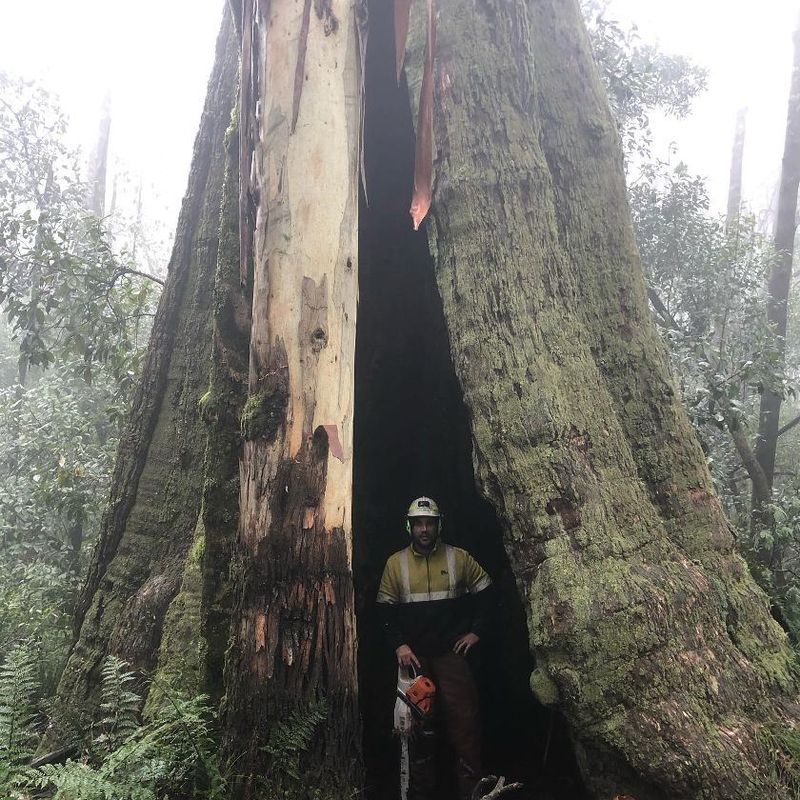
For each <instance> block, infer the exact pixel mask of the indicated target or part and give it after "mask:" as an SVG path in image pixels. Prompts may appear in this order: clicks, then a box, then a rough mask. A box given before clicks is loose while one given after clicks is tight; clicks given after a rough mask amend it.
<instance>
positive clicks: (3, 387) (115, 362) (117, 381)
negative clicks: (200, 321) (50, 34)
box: [0, 73, 158, 688]
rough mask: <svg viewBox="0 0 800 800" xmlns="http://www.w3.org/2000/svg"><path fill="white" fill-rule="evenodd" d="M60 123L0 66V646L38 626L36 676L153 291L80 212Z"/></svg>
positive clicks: (79, 559)
mask: <svg viewBox="0 0 800 800" xmlns="http://www.w3.org/2000/svg"><path fill="white" fill-rule="evenodd" d="M66 130H67V120H66V118H65V117H64V115H63V114H62V112H61V111H60V109H59V107H58V103H57V101H56V99H55V98H54V97H53V96H52V95H51V94H49V93H48V92H47V91H46V90H45V89H44V88H42V87H40V86H37V85H36V84H33V83H30V82H26V81H23V80H19V79H16V78H13V77H11V76H9V75H7V74H5V73H0V308H2V311H3V314H4V317H5V320H6V321H4V322H2V323H0V415H2V417H3V419H4V420H5V421H6V425H5V426H4V427H3V428H2V429H0V569H2V578H0V658H2V657H3V655H4V654H5V653H7V652H8V648H9V647H10V646H11V644H12V643H13V642H14V641H18V640H19V639H20V638H28V637H34V638H36V639H37V640H38V641H40V642H41V644H42V649H43V652H44V653H45V663H46V670H45V675H44V680H45V686H46V688H52V687H53V685H54V682H55V680H56V677H57V674H58V672H59V669H60V667H61V665H62V662H63V659H64V658H65V655H66V647H67V646H68V642H69V622H70V615H71V610H72V603H73V599H74V597H75V595H76V592H77V589H78V586H79V584H80V581H81V580H82V576H83V573H84V571H85V568H86V565H87V562H88V558H87V553H88V550H89V548H88V547H87V544H91V543H92V542H93V540H94V537H95V534H96V531H97V527H98V524H99V520H100V516H101V512H102V506H103V504H104V502H105V500H106V498H107V495H108V484H109V480H110V474H111V470H112V467H113V458H114V452H115V450H116V444H117V440H118V436H119V431H120V428H121V423H122V420H123V418H124V416H125V413H126V408H127V404H128V398H129V396H130V392H131V388H132V385H133V382H134V380H135V379H136V376H137V374H138V371H139V368H140V363H141V358H142V356H143V353H144V345H145V343H146V339H147V336H148V334H149V327H150V317H151V315H152V312H153V307H154V303H155V299H156V290H157V289H158V284H157V283H155V282H154V281H152V280H150V279H149V278H148V277H147V276H145V275H144V274H143V273H141V271H140V270H138V269H137V268H136V264H135V263H134V262H133V261H132V260H131V258H130V257H129V256H128V255H126V254H125V253H120V252H114V251H113V250H112V247H111V243H110V242H111V239H110V236H109V233H108V231H107V227H108V224H109V222H110V220H107V219H104V220H98V219H96V218H94V217H93V216H92V215H91V214H89V213H88V212H87V211H86V208H85V200H86V197H87V196H88V192H87V188H86V185H85V184H84V183H83V182H82V180H81V176H80V168H79V154H78V153H77V152H76V151H73V150H71V149H70V148H69V147H68V146H67V145H66V143H65V142H66V139H65V136H66Z"/></svg>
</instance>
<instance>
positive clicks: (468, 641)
mask: <svg viewBox="0 0 800 800" xmlns="http://www.w3.org/2000/svg"><path fill="white" fill-rule="evenodd" d="M479 641H480V637H479V636H477V635H476V634H474V633H465V634H464V635H463V636H462V637H461V638H459V639H458V640H456V643H455V645H453V652H454V653H456V654H457V655H459V656H465V655H466V654H467V653H469V651H470V648H471V647H472V646H473V645H475V644H478V642H479Z"/></svg>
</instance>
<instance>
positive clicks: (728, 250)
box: [630, 163, 791, 479]
mask: <svg viewBox="0 0 800 800" xmlns="http://www.w3.org/2000/svg"><path fill="white" fill-rule="evenodd" d="M630 199H631V207H632V211H633V219H634V225H635V228H636V234H637V241H638V244H639V251H640V253H641V256H642V263H643V266H644V268H645V272H646V274H647V277H648V280H649V283H650V286H651V298H654V299H655V305H656V307H655V319H656V321H657V323H658V325H659V327H660V328H661V330H662V332H663V333H664V337H665V340H666V342H667V345H668V347H669V350H670V355H671V357H672V361H673V366H674V368H675V370H676V373H677V375H678V377H679V380H680V383H681V388H682V390H683V395H684V399H685V401H686V403H687V407H688V410H689V414H690V417H691V418H692V421H693V422H694V423H695V425H696V426H697V427H698V429H699V430H700V431H701V435H702V434H703V428H704V426H713V427H716V428H718V429H719V430H725V429H726V428H727V427H729V426H730V425H745V426H747V425H749V424H751V422H752V421H753V413H754V411H755V407H754V402H753V401H754V400H755V399H756V395H757V394H758V393H760V391H761V390H762V389H763V387H764V386H765V385H769V386H779V387H781V388H783V390H784V391H789V390H790V389H791V387H790V386H789V385H788V384H787V382H786V380H785V376H784V373H783V370H782V368H781V361H780V358H779V354H778V353H777V352H776V350H775V347H774V340H773V337H772V336H771V334H770V331H769V329H768V326H767V323H766V316H765V308H766V300H767V295H766V288H765V282H766V275H767V272H768V270H769V266H770V263H771V260H772V257H773V255H772V248H771V246H770V244H769V243H768V242H767V241H765V240H764V238H763V237H762V236H761V235H760V234H758V232H757V231H756V229H755V225H754V222H753V220H752V219H744V220H743V221H742V222H741V223H740V224H739V225H738V226H737V227H736V228H735V229H734V230H731V231H726V229H725V226H724V224H723V222H722V220H721V219H719V218H717V217H715V216H713V215H712V214H711V213H710V212H709V203H708V196H707V193H706V188H705V184H704V182H703V180H702V179H700V178H697V177H696V176H692V175H690V174H689V172H688V170H687V169H686V167H685V166H684V165H683V164H679V165H678V166H677V167H675V168H674V169H670V168H669V167H667V166H666V165H664V164H660V163H653V164H650V165H648V166H647V167H646V168H645V169H644V170H643V172H642V177H641V178H640V180H639V181H637V182H636V183H635V184H634V185H632V186H631V188H630ZM704 438H705V437H704ZM717 477H718V479H719V478H721V477H722V476H720V475H717Z"/></svg>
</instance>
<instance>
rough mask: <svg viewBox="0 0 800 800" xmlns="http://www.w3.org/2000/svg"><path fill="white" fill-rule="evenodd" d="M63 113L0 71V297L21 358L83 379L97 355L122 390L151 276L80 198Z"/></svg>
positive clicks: (148, 303) (82, 192)
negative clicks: (63, 367) (112, 240)
mask: <svg viewBox="0 0 800 800" xmlns="http://www.w3.org/2000/svg"><path fill="white" fill-rule="evenodd" d="M65 131H66V121H65V119H64V116H63V114H62V113H61V112H60V110H59V109H58V106H57V104H56V102H55V101H54V99H53V98H52V97H51V96H50V95H48V94H47V92H45V91H44V90H43V89H42V88H40V87H37V86H35V85H33V84H30V83H26V82H24V81H21V80H15V79H13V78H11V77H10V76H8V75H6V74H4V73H0V154H1V155H0V303H2V304H3V309H4V311H5V313H6V315H7V317H8V319H9V321H10V322H11V324H12V326H13V332H14V337H15V339H16V340H17V342H18V345H19V350H20V364H21V370H20V372H21V377H22V380H23V382H24V375H25V371H26V367H27V365H34V366H36V365H38V366H43V367H46V366H49V365H51V364H53V363H54V362H55V361H56V359H57V358H60V360H62V361H63V362H64V363H70V364H72V365H73V366H74V367H75V368H76V369H78V370H79V374H81V375H83V376H84V377H85V378H86V379H87V380H91V376H92V372H93V370H94V368H95V366H96V365H98V364H102V365H104V366H105V368H106V369H107V370H108V371H110V373H111V374H112V375H113V376H114V379H115V382H116V383H117V384H119V385H120V387H121V389H123V390H125V389H126V388H127V386H128V385H129V383H130V379H131V377H132V376H133V375H134V374H135V373H136V371H137V359H138V357H139V351H138V347H137V344H138V343H137V341H136V340H137V336H138V334H139V333H140V330H143V331H144V332H145V333H146V329H147V326H146V325H141V324H140V321H141V320H143V319H145V318H147V317H149V316H151V307H152V302H153V294H154V283H153V282H152V281H151V280H148V279H147V278H144V277H142V276H141V275H140V274H138V271H137V270H136V269H135V267H134V265H133V264H130V263H126V262H125V261H124V260H123V259H122V258H121V257H120V255H119V254H115V253H113V252H112V249H111V247H110V245H109V243H108V240H107V235H106V231H105V227H104V222H103V221H102V220H98V219H95V218H94V217H93V216H92V215H91V214H89V213H88V212H87V211H86V209H85V207H84V198H85V197H86V194H87V190H86V187H85V185H84V184H83V182H82V181H81V179H80V172H79V168H78V158H77V154H76V153H74V152H72V151H70V150H69V149H68V148H67V147H66V145H65V144H64V135H65Z"/></svg>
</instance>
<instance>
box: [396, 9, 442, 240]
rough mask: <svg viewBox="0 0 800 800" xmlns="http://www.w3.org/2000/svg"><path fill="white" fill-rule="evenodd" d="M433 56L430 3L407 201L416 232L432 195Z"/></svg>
mask: <svg viewBox="0 0 800 800" xmlns="http://www.w3.org/2000/svg"><path fill="white" fill-rule="evenodd" d="M395 8H396V7H395ZM404 49H405V48H404ZM435 52H436V17H435V15H434V10H433V0H428V40H427V42H426V45H425V66H424V69H423V72H422V87H421V89H420V93H419V95H420V96H419V115H418V118H417V146H416V150H415V153H414V194H413V196H412V197H411V208H410V209H409V213H410V214H411V220H412V222H413V224H414V230H415V231H417V230H419V226H420V224H421V223H422V220H424V219H425V217H426V216H427V215H428V210H429V209H430V207H431V198H432V194H433V191H432V186H433V57H434V54H435Z"/></svg>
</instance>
